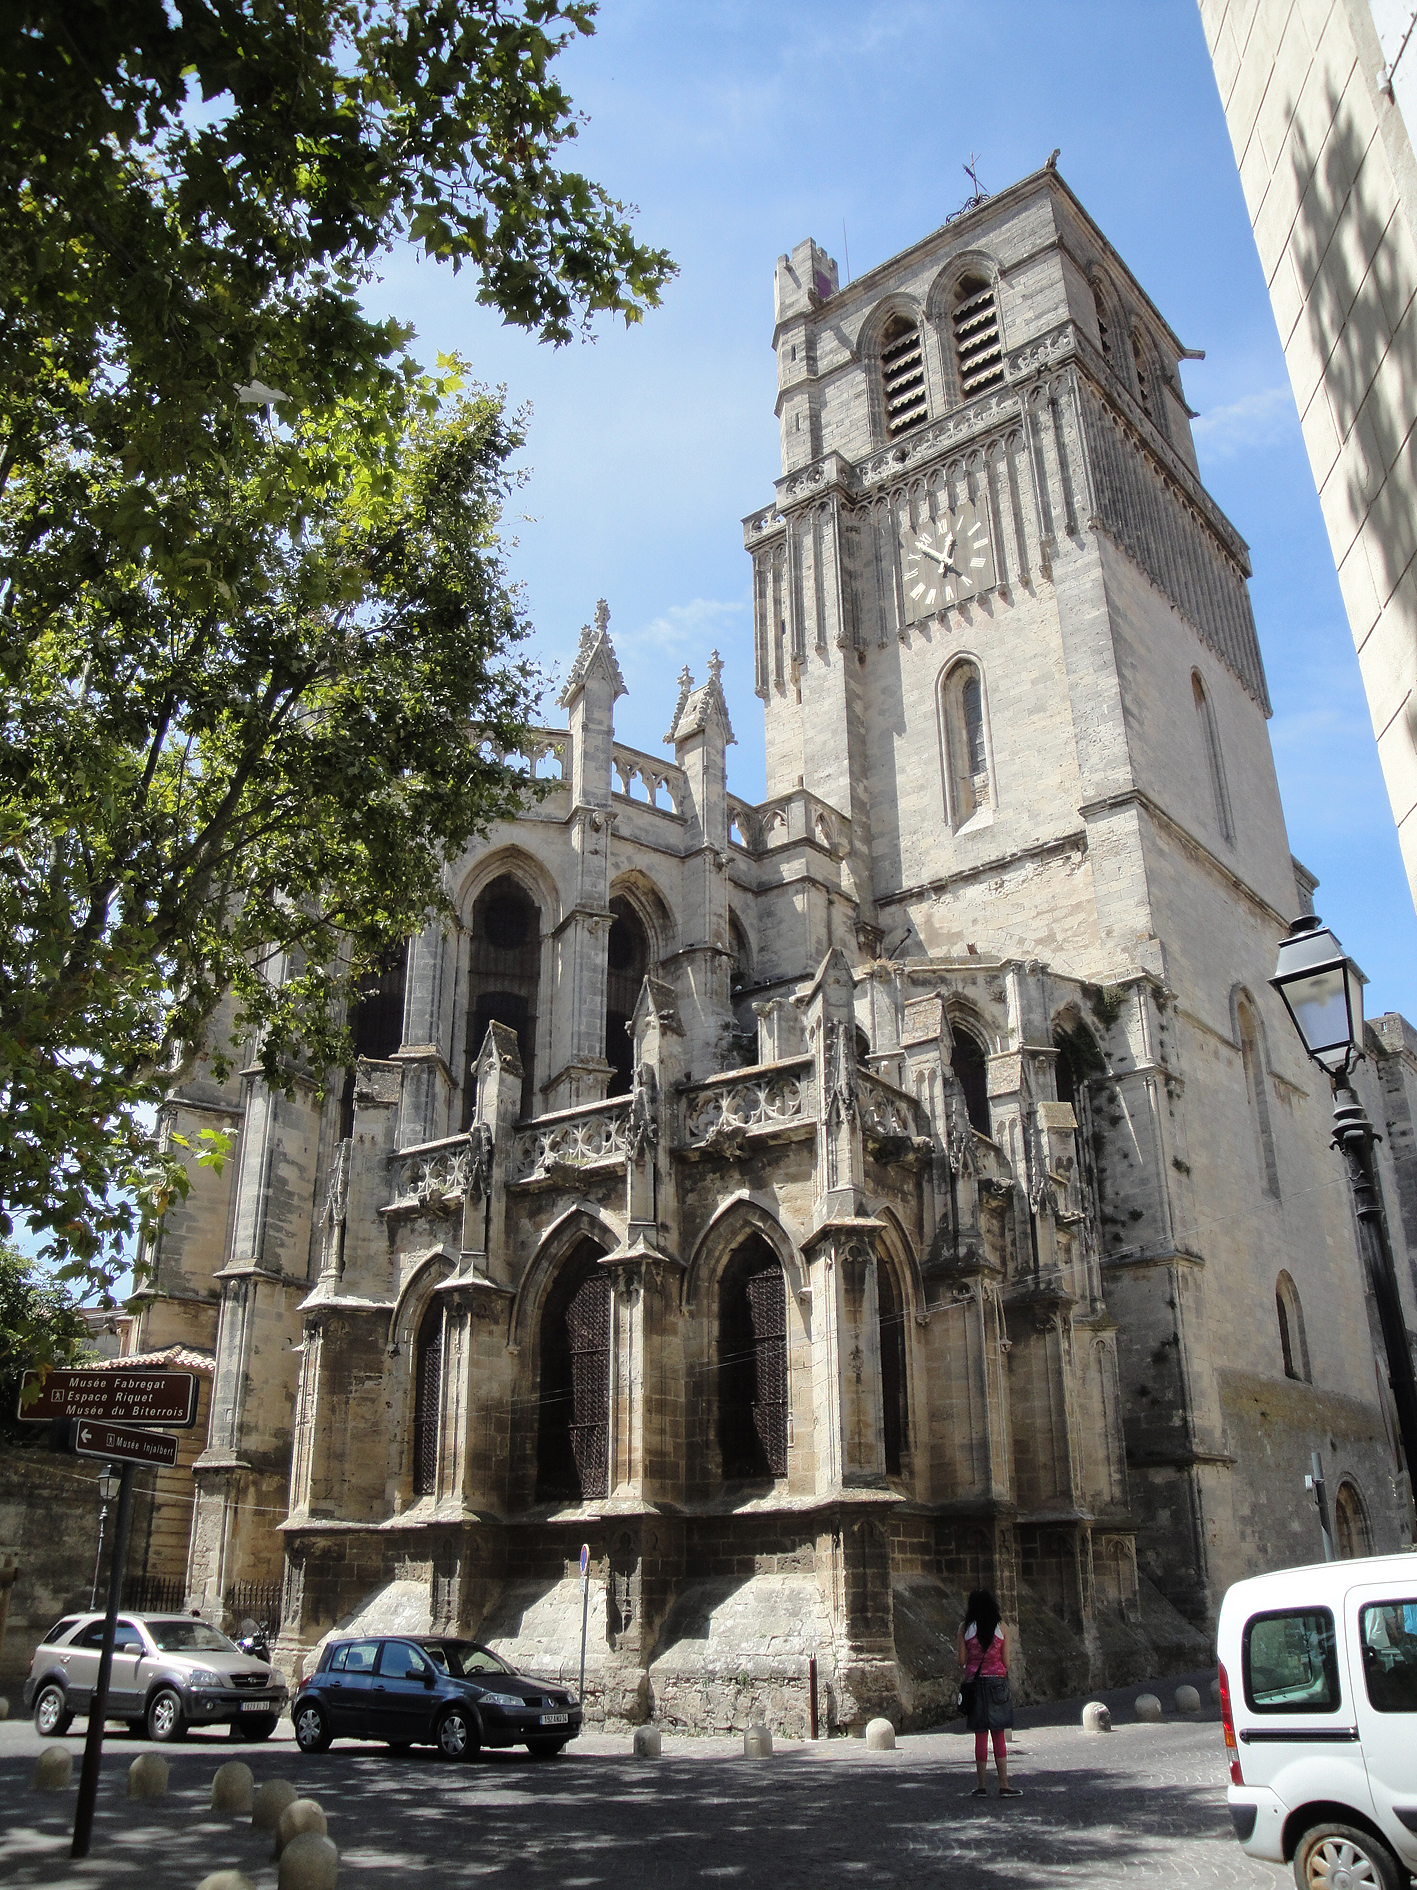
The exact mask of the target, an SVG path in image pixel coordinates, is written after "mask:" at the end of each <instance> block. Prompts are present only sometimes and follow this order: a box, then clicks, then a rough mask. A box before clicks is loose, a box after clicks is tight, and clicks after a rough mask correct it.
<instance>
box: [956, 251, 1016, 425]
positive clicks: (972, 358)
mask: <svg viewBox="0 0 1417 1890" xmlns="http://www.w3.org/2000/svg"><path fill="white" fill-rule="evenodd" d="M951 322H952V326H953V329H954V342H955V367H956V369H957V371H958V373H959V391H960V393H961V394H962V395H963V396H964V398H965V399H966V400H973V399H974V397H975V395H976V394H984V393H987V392H988V390H989V389H990V388H991V387H1002V386H1003V384H1004V349H1003V343H1002V341H1001V339H1000V336H999V305H998V303H997V302H996V300H995V299H994V289H993V284H992V283H990V282H987V281H986V280H985V279H984V277H983V276H966V277H965V278H964V279H963V281H962V282H961V283H960V285H959V287H958V288H957V289H956V290H955V304H954V313H953V315H952V317H951Z"/></svg>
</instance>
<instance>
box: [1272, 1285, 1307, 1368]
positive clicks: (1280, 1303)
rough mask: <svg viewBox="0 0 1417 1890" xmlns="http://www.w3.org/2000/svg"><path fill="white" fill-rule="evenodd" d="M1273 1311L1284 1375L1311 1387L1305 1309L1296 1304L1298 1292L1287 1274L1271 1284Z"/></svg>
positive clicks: (1297, 1302)
mask: <svg viewBox="0 0 1417 1890" xmlns="http://www.w3.org/2000/svg"><path fill="white" fill-rule="evenodd" d="M1274 1310H1275V1314H1276V1316H1277V1318H1278V1320H1279V1346H1280V1350H1281V1352H1282V1353H1283V1355H1284V1376H1285V1377H1286V1378H1297V1379H1299V1380H1300V1382H1301V1383H1303V1384H1306V1385H1308V1384H1312V1383H1313V1381H1314V1375H1313V1372H1312V1371H1311V1370H1310V1368H1309V1341H1308V1338H1307V1336H1306V1334H1305V1332H1304V1309H1303V1307H1302V1306H1301V1305H1300V1304H1299V1289H1298V1287H1297V1286H1295V1284H1294V1281H1293V1279H1292V1277H1291V1276H1290V1274H1288V1273H1287V1272H1285V1273H1281V1274H1280V1276H1279V1278H1278V1279H1277V1280H1276V1281H1275V1283H1274Z"/></svg>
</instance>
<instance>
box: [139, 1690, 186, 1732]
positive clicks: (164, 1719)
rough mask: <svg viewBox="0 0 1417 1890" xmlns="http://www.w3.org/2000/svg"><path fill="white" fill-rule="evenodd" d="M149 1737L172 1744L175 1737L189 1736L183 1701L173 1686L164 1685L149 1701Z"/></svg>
mask: <svg viewBox="0 0 1417 1890" xmlns="http://www.w3.org/2000/svg"><path fill="white" fill-rule="evenodd" d="M148 1737H149V1739H156V1740H158V1741H159V1743H160V1744H162V1745H170V1744H171V1742H172V1741H173V1740H174V1739H185V1738H186V1737H187V1722H186V1720H185V1719H184V1718H183V1717H182V1702H181V1700H180V1699H178V1697H177V1695H176V1694H175V1693H174V1692H173V1691H172V1688H171V1687H164V1688H163V1689H162V1691H161V1692H160V1693H155V1694H154V1695H153V1697H152V1699H151V1700H150V1701H149V1702H148Z"/></svg>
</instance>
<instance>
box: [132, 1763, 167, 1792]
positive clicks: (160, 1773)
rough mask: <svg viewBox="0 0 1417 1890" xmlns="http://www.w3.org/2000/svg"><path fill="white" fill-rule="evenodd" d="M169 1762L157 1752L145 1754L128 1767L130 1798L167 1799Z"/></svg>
mask: <svg viewBox="0 0 1417 1890" xmlns="http://www.w3.org/2000/svg"><path fill="white" fill-rule="evenodd" d="M167 1770H168V1768H167V1760H166V1759H160V1758H159V1757H158V1755H157V1754H156V1753H155V1752H143V1753H140V1754H139V1755H138V1757H137V1758H136V1759H134V1761H133V1763H132V1764H131V1765H130V1766H129V1767H128V1796H129V1797H130V1798H166V1796H167Z"/></svg>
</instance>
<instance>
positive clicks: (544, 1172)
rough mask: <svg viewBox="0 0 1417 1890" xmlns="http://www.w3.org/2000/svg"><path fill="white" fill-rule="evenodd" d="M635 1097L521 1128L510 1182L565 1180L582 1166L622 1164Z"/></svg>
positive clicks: (586, 1107) (566, 1112) (558, 1114)
mask: <svg viewBox="0 0 1417 1890" xmlns="http://www.w3.org/2000/svg"><path fill="white" fill-rule="evenodd" d="M629 1120H630V1098H629V1097H628V1096H616V1097H615V1098H613V1100H611V1101H610V1102H597V1103H582V1104H581V1106H580V1107H579V1108H577V1109H560V1110H557V1112H556V1114H555V1115H551V1116H538V1117H537V1118H536V1120H535V1121H533V1122H529V1123H526V1124H524V1125H523V1126H522V1127H521V1128H519V1129H518V1130H517V1138H516V1142H515V1143H514V1145H513V1149H512V1165H511V1172H510V1174H509V1175H508V1180H509V1181H513V1182H516V1181H551V1180H557V1181H559V1180H563V1179H565V1178H566V1177H567V1176H568V1175H570V1174H572V1173H574V1172H575V1171H576V1170H577V1169H582V1168H604V1167H608V1166H611V1165H617V1166H618V1165H623V1163H624V1160H625V1130H626V1127H627V1125H628V1123H629Z"/></svg>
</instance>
